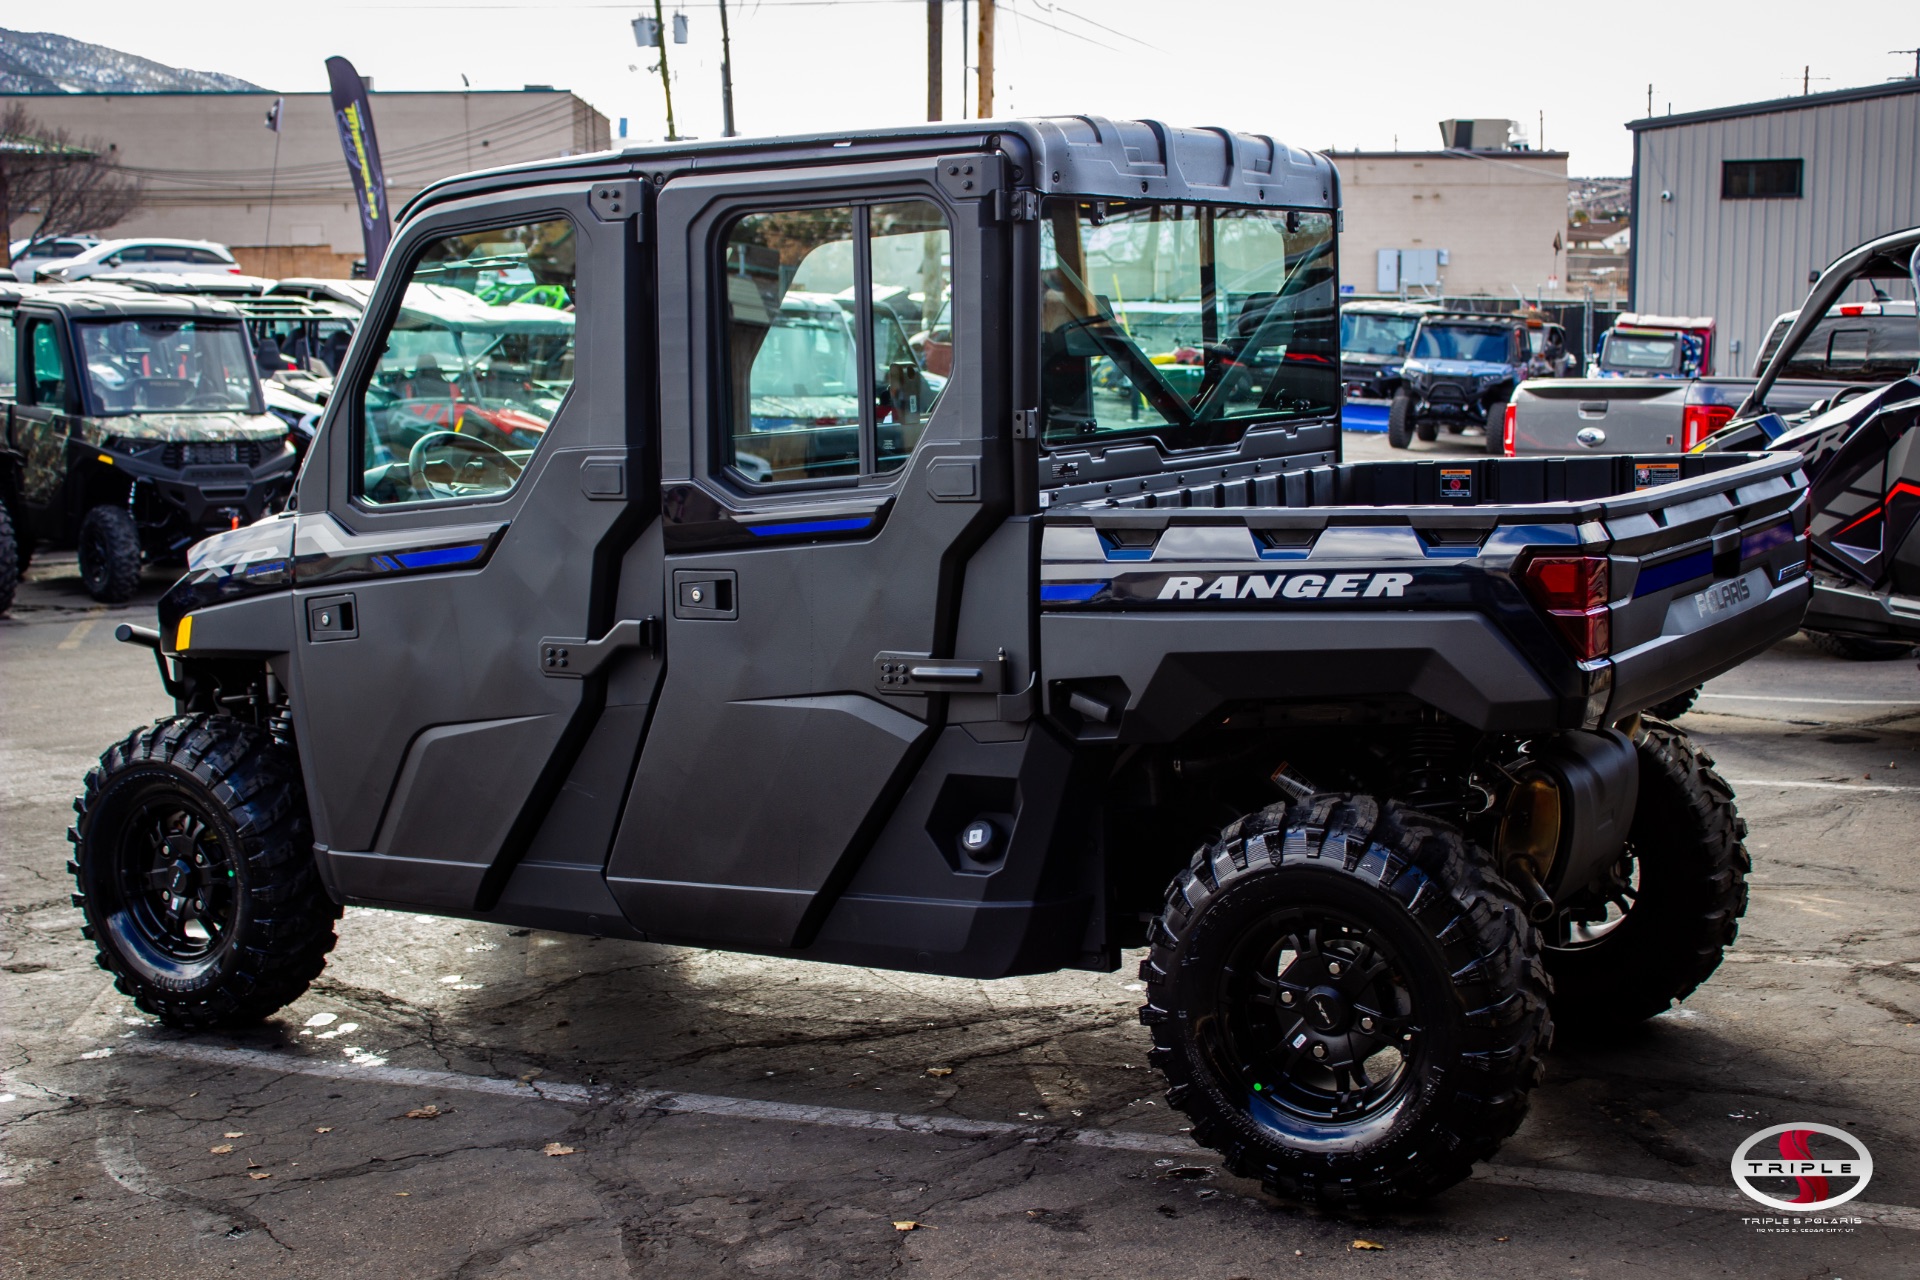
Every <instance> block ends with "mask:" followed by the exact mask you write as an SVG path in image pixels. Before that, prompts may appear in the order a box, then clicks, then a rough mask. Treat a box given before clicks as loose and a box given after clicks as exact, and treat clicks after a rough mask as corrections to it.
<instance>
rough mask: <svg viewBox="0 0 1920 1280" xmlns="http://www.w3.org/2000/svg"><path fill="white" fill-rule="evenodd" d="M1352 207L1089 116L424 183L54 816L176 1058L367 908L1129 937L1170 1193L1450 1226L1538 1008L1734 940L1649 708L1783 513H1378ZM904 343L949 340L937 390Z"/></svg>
mask: <svg viewBox="0 0 1920 1280" xmlns="http://www.w3.org/2000/svg"><path fill="white" fill-rule="evenodd" d="M1338 195H1339V192H1338V185H1337V178H1336V174H1335V171H1334V169H1333V168H1332V166H1331V165H1330V164H1329V163H1328V162H1327V161H1326V159H1325V158H1323V157H1321V156H1318V155H1313V154H1310V153H1307V152H1303V151H1296V150H1293V149H1291V148H1289V147H1286V146H1283V145H1280V144H1277V143H1275V142H1273V141H1272V140H1270V139H1268V138H1264V137H1256V136H1251V135H1246V134H1238V133H1233V132H1230V131H1227V130H1217V129H1207V130H1184V129H1174V128H1169V127H1167V126H1164V125H1161V124H1157V123H1153V122H1113V121H1107V120H1101V119H1095V118H1090V117H1075V118H1069V119H1056V120H1037V121H1027V122H1004V123H984V122H971V123H966V124H955V125H950V126H949V125H943V126H929V127H927V128H924V129H914V130H910V131H902V132H875V133H867V134H856V135H852V136H840V137H830V138H793V139H773V140H766V141H738V140H736V141H728V142H724V143H712V144H694V145H687V146H679V147H672V148H658V149H643V150H629V151H625V152H621V153H617V154H610V155H602V156H594V157H574V158H569V159H565V160H559V161H552V162H545V163H541V164H536V165H529V166H524V167H519V168H514V169H508V170H500V171H495V172H490V173H483V174H477V175H471V176H467V177H462V178H458V179H454V180H451V181H448V182H444V183H441V184H439V185H437V186H434V187H432V188H429V189H428V190H427V191H426V192H425V193H423V194H422V195H421V196H420V197H418V198H417V199H416V200H415V201H414V202H413V204H412V205H411V206H410V207H409V208H408V209H407V210H406V211H405V213H404V216H403V218H402V220H401V222H400V226H399V229H398V233H397V235H396V238H395V240H394V243H393V248H392V251H391V253H390V255H389V256H388V258H387V260H386V262H385V264H384V265H383V266H382V268H381V271H380V274H379V279H378V283H377V285H376V286H375V289H374V292H373V296H372V299H371V302H370V304H369V307H368V310H367V313H366V316H365V320H364V323H363V325H362V328H361V329H360V331H359V333H358V335H357V336H356V337H355V339H354V342H353V345H352V347H351V349H350V350H349V352H348V354H347V356H346V359H345V362H344V364H343V365H342V368H341V373H340V379H339V383H338V388H339V389H338V391H337V393H336V395H335V396H334V397H333V398H332V400H331V401H330V402H329V404H328V406H327V415H326V418H325V421H324V424H323V426H322V428H321V430H320V433H319V436H318V437H317V439H316V441H315V443H314V445H313V451H312V453H311V454H310V456H309V458H308V462H307V464H306V466H305V469H304V470H303V472H302V474H301V478H300V482H299V491H298V510H297V513H289V514H286V515H283V516H279V517H276V518H272V519H268V520H264V521H261V522H259V523H256V524H254V525H251V526H249V527H247V528H243V529H240V530H237V531H235V532H232V533H228V534H224V535H222V536H220V537H217V538H214V539H211V540H209V541H207V542H205V543H202V544H201V545H200V546H199V547H198V548H196V550H195V552H194V556H193V560H192V563H191V566H190V568H189V571H188V573H187V575H186V576H185V577H184V578H182V579H181V581H180V582H179V583H178V585H177V586H175V588H174V589H173V590H172V591H171V592H170V593H169V595H168V596H167V597H166V599H165V601H164V603H163V605H162V607H161V610H160V626H159V629H158V633H157V634H156V633H154V632H141V631H137V630H135V629H133V628H128V629H126V637H125V638H128V639H132V640H139V641H143V642H145V643H148V644H151V645H152V646H153V647H154V649H155V651H156V654H157V657H158V660H159V663H160V666H161V671H162V675H163V678H164V679H165V680H166V681H167V682H168V687H169V688H170V689H171V690H172V691H173V694H174V696H175V698H176V699H177V701H178V707H179V712H178V715H177V716H175V717H174V718H171V719H168V720H164V721H162V722H160V723H158V724H155V725H152V726H150V727H147V728H143V729H140V730H138V731H136V732H135V733H133V734H132V735H131V736H129V737H128V738H126V739H125V740H124V741H122V742H121V743H119V744H118V745H116V746H114V747H112V748H111V749H110V750H108V752H107V753H106V754H105V755H104V756H103V757H102V760H101V764H100V766H99V767H98V768H97V769H95V770H94V771H93V772H91V773H90V774H89V775H88V778H87V781H86V784H85V788H84V791H83V794H82V795H81V797H80V799H79V801H78V802H77V808H78V811H79V818H78V820H77V822H76V824H75V828H74V840H75V842H76V845H77V847H78V853H77V857H76V861H75V874H76V877H77V880H78V883H79V890H80V893H79V901H80V903H81V904H82V905H83V907H84V909H85V913H86V921H87V928H88V930H89V931H90V936H92V937H93V938H94V939H95V940H96V942H97V943H98V945H99V948H100V952H101V956H102V960H103V963H105V964H106V965H107V967H109V968H110V969H112V970H113V971H114V972H115V974H116V975H117V976H118V979H119V981H120V984H121V986H122V989H123V990H125V991H126V992H127V993H128V994H129V995H131V996H132V997H133V998H134V999H135V1000H136V1001H137V1002H138V1003H139V1004H140V1005H141V1006H142V1007H143V1008H146V1009H149V1010H151V1011H153V1012H154V1013H155V1014H157V1015H158V1016H160V1017H161V1018H162V1019H164V1020H166V1021H168V1022H170V1023H172V1024H174V1025H178V1026H186V1027H198V1026H218V1025H227V1024H231V1023H236V1022H243V1021H246V1020H249V1019H258V1018H260V1017H263V1016H266V1015H268V1014H270V1013H272V1012H273V1011H275V1010H276V1009H278V1008H280V1007H281V1006H283V1005H285V1004H286V1003H287V1002H289V1001H291V1000H293V999H294V998H295V997H297V996H298V995H299V994H300V992H301V991H302V990H304V988H305V987H306V985H307V984H308V983H309V982H310V981H311V980H312V979H313V978H314V976H315V975H316V974H317V973H318V972H319V971H320V967H321V965H322V962H323V960H324V956H325V953H326V952H327V950H328V949H329V948H330V947H331V945H332V943H333V939H334V926H335V921H336V919H337V918H338V916H339V914H340V908H341V905H342V904H363V905H369V906H381V907H388V908H394V909H399V910H407V911H428V912H437V913H442V914H446V915H454V916H461V917H465V918H470V919H479V920H487V921H496V922H511V923H514V924H517V925H522V926H531V927H538V928H548V929H562V930H575V931H581V932H591V933H596V934H602V935H607V936H616V937H624V938H635V939H648V940H652V941H657V942H669V943H679V944H685V945H695V946H704V947H717V948H728V949H735V950H742V951H751V952H759V953H763V954H769V955H788V956H798V957H807V958H812V959H818V960H831V961H840V962H845V963H851V964H864V965H879V966H888V967H894V968H900V969H908V970H918V971H924V972H932V973H944V974H957V975H967V976H972V977H979V978H991V977H997V976H1001V975H1008V974H1021V973H1033V972H1039V971H1045V970H1051V969H1056V968H1061V967H1087V968H1093V969H1111V968H1113V967H1115V966H1116V965H1117V964H1118V963H1119V962H1120V956H1121V952H1122V951H1123V950H1124V949H1127V948H1145V951H1144V959H1143V960H1141V961H1140V964H1141V973H1142V975H1143V977H1144V979H1145V981H1146V984H1147V988H1146V989H1147V1003H1146V1005H1145V1007H1144V1008H1143V1009H1142V1011H1141V1019H1142V1021H1143V1022H1145V1023H1147V1024H1148V1025H1149V1027H1150V1029H1151V1035H1152V1038H1153V1042H1154V1048H1153V1054H1152V1056H1153V1061H1154V1062H1155V1063H1156V1064H1157V1065H1158V1066H1159V1067H1160V1068H1161V1069H1162V1070H1163V1071H1164V1072H1165V1074H1166V1076H1167V1078H1168V1081H1169V1085H1170V1089H1169V1093H1168V1097H1169V1099H1170V1100H1171V1101H1172V1103H1173V1104H1174V1105H1176V1106H1178V1107H1180V1108H1182V1109H1183V1110H1185V1111H1186V1112H1187V1113H1188V1114H1189V1115H1191V1116H1192V1117H1193V1120H1194V1126H1193V1133H1194V1137H1195V1138H1196V1140H1198V1141H1200V1142H1203V1143H1206V1144H1208V1145H1211V1146H1214V1147H1217V1148H1219V1149H1220V1150H1221V1151H1223V1152H1225V1153H1226V1154H1227V1157H1228V1159H1229V1161H1230V1162H1231V1164H1232V1166H1233V1167H1234V1168H1235V1169H1237V1170H1239V1171H1240V1172H1242V1173H1244V1174H1246V1175H1247V1176H1250V1177H1254V1178H1258V1179H1260V1180H1261V1181H1263V1182H1264V1183H1265V1184H1266V1185H1267V1186H1269V1187H1270V1188H1272V1189H1273V1190H1274V1191H1275V1192H1277V1193H1279V1194H1284V1195H1289V1196H1295V1197H1302V1198H1307V1199H1324V1200H1329V1201H1367V1202H1374V1201H1391V1200H1396V1199H1404V1198H1411V1197H1419V1196H1424V1195H1428V1194H1431V1193H1433V1192H1435V1191H1437V1190H1440V1189H1442V1188H1444V1187H1446V1186H1448V1185H1450V1184H1452V1183H1454V1182H1456V1181H1458V1180H1459V1179H1460V1178H1462V1177H1464V1176H1466V1173H1467V1172H1468V1170H1469V1168H1470V1167H1471V1165H1472V1163H1473V1162H1474V1161H1475V1160H1478V1159H1482V1158H1485V1157H1486V1156H1487V1155H1489V1154H1490V1153H1491V1152H1492V1151H1493V1150H1494V1148H1495V1147H1496V1146H1497V1145H1498V1143H1499V1142H1500V1141H1501V1140H1502V1139H1503V1138H1504V1137H1506V1136H1507V1135H1508V1134H1510V1133H1511V1132H1512V1131H1513V1130H1514V1128H1515V1127H1516V1126H1517V1125H1518V1124H1519V1122H1520V1119H1521V1117H1522V1115H1523V1112H1524V1109H1525V1100H1526V1096H1527V1092H1528V1090H1529V1089H1530V1088H1531V1087H1532V1086H1533V1085H1534V1083H1535V1082H1536V1081H1537V1080H1538V1078H1539V1074H1540V1054H1541V1052H1542V1051H1543V1050H1544V1048H1545V1045H1546V1043H1547V1039H1548V1036H1549V1034H1550V1029H1551V1025H1552V1021H1551V1020H1552V1019H1557V1020H1559V1021H1560V1022H1561V1023H1562V1024H1563V1025H1568V1026H1576V1027H1577V1026H1588V1027H1607V1026H1615V1025H1619V1024H1621V1023H1623V1022H1628V1021H1632V1020H1635V1019H1639V1018H1644V1017H1647V1016H1650V1015H1652V1014H1654V1013H1657V1012H1659V1011H1661V1010H1663V1009H1666V1008H1667V1007H1668V1006H1669V1005H1670V1003H1671V1002H1672V1001H1673V1000H1674V999H1676V998H1679V997H1682V996H1684V995H1686V994H1687V993H1688V992H1689V991H1691V990H1692V989H1693V988H1694V986H1696V985H1697V984H1698V983H1699V982H1701V981H1702V980H1704V979H1705V978H1706V976H1707V975H1708V974H1709V973H1710V972H1711V971H1712V969H1713V968H1714V966H1715V965H1716V964H1717V963H1718V961H1719V957H1720V953H1721V949H1722V948H1723V947H1724V946H1725V945H1727V944H1728V943H1730V942H1731V941H1732V938H1733V934H1734V928H1735V922H1736V920H1737V918H1738V917H1739V915H1740V914H1741V912H1742V911H1743V910H1744V907H1745V901H1746V898H1745V888H1744V875H1745V872H1746V870H1747V858H1746V853H1745V851H1744V849H1743V847H1742V846H1741V843H1740V839H1741V836H1742V834H1743V833H1744V827H1743V826H1742V825H1741V823H1740V821H1739V819H1738V817H1737V816H1736V815H1735V814H1734V812H1733V807H1732V803H1731V793H1730V792H1729V790H1728V789H1727V787H1726V786H1725V784H1724V783H1722V782H1721V781H1719V780H1718V779H1717V778H1716V777H1715V776H1714V775H1713V773H1712V772H1711V770H1710V767H1709V766H1710V763H1711V762H1710V761H1708V760H1707V759H1706V757H1705V756H1703V755H1702V754H1700V753H1699V752H1697V751H1696V750H1695V749H1694V748H1693V747H1692V746H1690V745H1689V743H1688V741H1687V739H1686V738H1685V736H1684V735H1682V734H1680V733H1679V732H1677V731H1676V730H1674V729H1672V728H1671V727H1669V726H1667V725H1665V724H1663V723H1660V722H1658V721H1655V720H1651V719H1647V718H1644V717H1642V716H1641V715H1639V712H1640V710H1641V709H1642V708H1643V707H1645V706H1647V705H1649V704H1650V703H1651V702H1653V701H1655V700H1657V699H1659V698H1661V697H1664V696H1668V695H1670V694H1671V693H1673V692H1675V691H1677V690H1679V689H1682V688H1685V687H1688V686H1690V685H1692V684H1694V683H1697V682H1698V681H1699V680H1701V679H1703V678H1705V677H1706V676H1709V675H1711V674H1714V673H1716V672H1719V671H1722V670H1725V669H1726V668H1728V667H1730V666H1732V665H1733V664H1735V663H1737V662H1739V661H1741V660H1742V659H1743V658H1745V657H1747V656H1748V655H1750V654H1752V653H1754V652H1756V651H1758V650H1760V649H1761V648H1764V647H1765V646H1767V645H1768V644H1771V643H1772V642H1774V641H1775V640H1777V639H1778V638H1780V637H1781V636H1784V635H1786V634H1788V633H1789V632H1790V631H1791V630H1792V629H1793V628H1794V626H1795V625H1796V624H1797V622H1798V620H1799V616H1800V612H1801V610H1802V609H1803V607H1804V605H1805V601H1806V594H1807V586H1806V581H1805V578H1804V576H1803V570H1804V566H1805V552H1804V527H1805V517H1804V513H1803V509H1802V491H1801V487H1800V483H1799V480H1798V476H1797V472H1796V470H1795V468H1796V467H1797V465H1798V461H1797V459H1795V458H1791V457H1779V456H1774V455H1766V454H1754V455H1726V456H1721V457H1712V458H1705V457H1702V458H1685V459H1661V460H1658V461H1655V462H1650V463H1647V464H1646V465H1641V464H1640V462H1639V460H1636V459H1631V458H1621V459H1613V458H1605V459H1575V460H1569V461H1547V460H1536V459H1481V458H1476V459H1469V460H1464V461H1460V462H1458V463H1457V464H1456V463H1454V462H1452V461H1446V462H1437V463H1436V462H1428V461H1420V460H1408V461H1405V462H1392V463H1363V464H1342V463H1341V462H1340V460H1339V459H1340V441H1339V427H1338V410H1339V402H1340V391H1341V373H1340V352H1339V345H1338V341H1337V333H1338V314H1337V308H1336V295H1335V290H1334V282H1335V280H1336V279H1337V274H1336V265H1337V263H1336V256H1335V253H1336V235H1335V232H1336V227H1337V220H1338V207H1339V200H1338ZM422 285H426V286H430V287H432V288H434V289H436V290H441V291H443V292H446V293H458V294H462V295H464V296H465V298H466V304H465V306H464V309H463V310H461V311H460V315H461V317H462V318H461V320H460V323H459V324H458V325H457V326H455V325H454V324H453V323H452V322H451V321H436V320H434V319H433V317H432V315H429V314H428V313H426V312H423V311H417V310H414V309H412V308H410V307H408V306H407V305H406V304H405V302H404V299H405V298H406V296H407V294H408V291H409V290H410V289H413V288H417V287H419V286H422ZM535 289H537V290H542V291H545V292H544V294H542V295H533V294H530V292H529V290H535ZM531 296H546V297H548V298H550V299H554V300H557V301H558V302H559V304H560V305H555V306H549V307H548V312H549V314H548V316H547V318H545V319H544V320H542V321H541V322H540V323H539V324H535V323H532V322H531V321H530V320H528V318H527V312H526V311H525V310H524V308H526V307H528V306H530V305H533V304H532V303H530V302H529V301H528V299H529V297H531ZM821 298H832V299H834V300H835V305H834V306H827V305H824V304H821V303H820V302H819V301H818V300H819V299H821ZM880 299H891V300H892V301H890V302H888V303H887V306H888V308H889V309H892V310H895V311H896V312H897V311H899V310H902V309H904V310H905V311H907V312H908V313H911V314H917V315H918V316H919V317H922V318H924V317H928V316H939V315H941V314H942V313H943V312H944V313H946V314H947V315H948V316H949V317H950V320H951V334H952V348H951V360H952V363H951V365H950V369H949V372H950V376H944V377H943V376H941V375H939V374H937V373H934V372H932V371H930V370H927V369H925V368H923V367H921V365H920V364H919V362H918V361H919V357H917V356H916V355H915V354H914V352H913V350H912V347H911V344H908V343H904V342H894V341H892V340H890V339H889V338H888V335H889V334H892V333H894V331H895V328H896V326H894V325H892V324H890V323H876V322H875V319H876V309H877V308H878V306H879V301H878V300H880ZM442 312H443V313H444V314H447V315H451V314H453V313H454V308H453V307H452V306H451V304H449V305H448V306H446V307H444V308H442ZM836 312H838V313H839V314H836ZM410 317H412V318H410ZM848 317H851V321H852V322H851V323H848ZM881 318H882V319H884V317H881ZM1176 331H1177V332H1178V333H1179V334H1180V337H1179V338H1178V340H1177V341H1178V343H1179V346H1178V347H1172V346H1163V339H1162V338H1159V337H1155V336H1154V335H1164V334H1169V333H1173V332H1176ZM476 420H477V421H481V422H484V423H485V424H486V429H485V430H484V431H475V430H474V429H473V425H472V424H473V423H474V422H475V421H476ZM1550 1000H1551V1001H1552V1011H1551V1015H1550V1013H1549V1001H1550Z"/></svg>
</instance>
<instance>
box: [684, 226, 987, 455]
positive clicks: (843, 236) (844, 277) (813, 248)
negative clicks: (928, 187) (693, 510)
mask: <svg viewBox="0 0 1920 1280" xmlns="http://www.w3.org/2000/svg"><path fill="white" fill-rule="evenodd" d="M952 241H953V237H952V232H951V230H950V229H949V228H948V226H947V221H946V218H945V216H944V215H943V214H942V213H941V211H940V209H939V208H938V207H937V206H935V205H933V204H932V203H930V202H928V201H924V200H906V201H897V202H892V203H886V204H874V205H852V206H848V205H838V206H833V207H831V208H824V209H795V210H788V211H783V212H777V213H752V214H748V215H746V216H744V217H742V218H740V219H739V220H738V221H736V222H734V223H733V225H732V226H731V228H730V229H729V231H728V233H727V238H726V244H725V250H724V257H723V259H722V264H721V265H722V270H723V272H724V288H725V318H726V326H727V338H726V351H725V359H726V368H727V378H726V396H727V404H728V408H727V414H726V419H725V421H726V439H725V441H724V443H723V447H722V455H723V457H724V460H725V465H726V466H728V467H729V468H731V469H732V471H733V472H734V473H735V474H736V475H738V476H739V477H741V478H743V479H745V480H748V481H751V482H754V483H758V484H777V483H782V482H792V481H821V480H842V481H846V482H849V483H852V482H856V481H858V480H859V478H860V477H862V476H873V475H881V474H885V473H887V472H891V471H897V470H898V469H899V468H900V467H901V466H903V465H904V464H905V462H906V459H907V457H908V456H909V455H910V454H912V452H913V450H914V448H915V447H916V446H917V445H918V444H919V442H920V437H921V435H922V434H923V433H924V432H925V430H926V421H927V417H928V415H929V414H930V413H932V411H933V407H934V404H935V403H936V402H937V401H938V400H939V398H940V394H941V392H942V391H943V390H944V389H945V387H946V381H947V379H946V372H945V371H946V370H949V369H951V368H952V341H953V339H952V334H951V327H950V325H951V322H950V321H949V320H947V319H946V314H945V313H946V310H947V304H948V300H949V295H950V294H951V292H952V288H951V281H952V261H953V253H952ZM943 326H944V327H943ZM936 330H937V331H938V342H937V343H935V342H934V333H935V331H936ZM935 356H937V357H938V358H939V368H940V370H941V371H940V372H934V371H933V369H932V367H930V360H931V359H932V358H933V357H935Z"/></svg>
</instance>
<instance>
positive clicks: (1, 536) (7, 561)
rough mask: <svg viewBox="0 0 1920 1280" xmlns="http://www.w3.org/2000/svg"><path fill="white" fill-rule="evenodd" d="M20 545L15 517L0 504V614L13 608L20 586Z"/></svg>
mask: <svg viewBox="0 0 1920 1280" xmlns="http://www.w3.org/2000/svg"><path fill="white" fill-rule="evenodd" d="M20 569H21V564H20V543H19V541H18V539H16V538H15V537H14V533H13V517H12V516H11V515H9V514H8V512H7V508H6V505H5V504H4V503H0V613H5V612H6V611H7V610H8V609H10V608H12V607H13V590H14V588H15V587H17V586H19V585H20Z"/></svg>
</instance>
